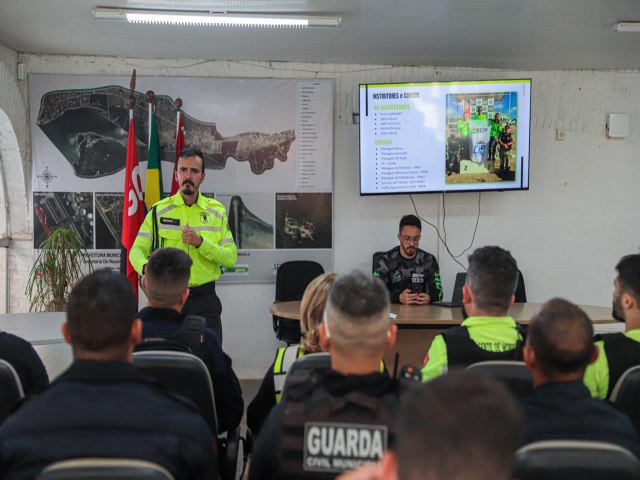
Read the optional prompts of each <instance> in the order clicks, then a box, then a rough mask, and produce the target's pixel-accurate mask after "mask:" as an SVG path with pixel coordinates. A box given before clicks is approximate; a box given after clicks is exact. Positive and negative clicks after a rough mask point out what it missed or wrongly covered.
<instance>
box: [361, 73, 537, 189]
mask: <svg viewBox="0 0 640 480" xmlns="http://www.w3.org/2000/svg"><path fill="white" fill-rule="evenodd" d="M530 119H531V79H524V80H481V81H463V82H434V83H389V84H361V85H360V194H361V195H384V194H398V193H430V192H462V191H488V190H527V189H528V188H529V135H530V125H529V124H530Z"/></svg>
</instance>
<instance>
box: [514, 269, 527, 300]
mask: <svg viewBox="0 0 640 480" xmlns="http://www.w3.org/2000/svg"><path fill="white" fill-rule="evenodd" d="M513 295H514V296H515V297H516V303H527V291H526V290H525V288H524V276H523V275H522V272H521V271H520V270H518V284H517V285H516V291H515V293H514V294H513Z"/></svg>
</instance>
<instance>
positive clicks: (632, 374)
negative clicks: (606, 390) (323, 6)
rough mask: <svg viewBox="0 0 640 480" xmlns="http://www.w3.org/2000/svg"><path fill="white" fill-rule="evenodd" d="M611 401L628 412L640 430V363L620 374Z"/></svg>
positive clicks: (637, 429)
mask: <svg viewBox="0 0 640 480" xmlns="http://www.w3.org/2000/svg"><path fill="white" fill-rule="evenodd" d="M609 401H610V402H611V403H613V404H614V405H615V406H616V407H618V409H619V410H622V411H623V412H624V413H626V414H627V415H628V416H629V418H630V419H631V423H633V426H634V427H635V428H636V431H638V432H640V408H638V406H639V405H640V365H638V366H635V367H631V368H629V369H627V370H626V371H625V372H624V373H623V374H622V375H621V376H620V378H619V379H618V381H617V382H616V384H615V386H614V387H613V390H612V391H611V395H610V396H609ZM639 435H640V433H639Z"/></svg>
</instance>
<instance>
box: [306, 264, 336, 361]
mask: <svg viewBox="0 0 640 480" xmlns="http://www.w3.org/2000/svg"><path fill="white" fill-rule="evenodd" d="M336 276H337V274H336V273H335V272H328V273H323V274H322V275H320V276H319V277H316V278H314V279H313V280H312V281H311V283H309V285H307V288H306V289H305V291H304V295H302V302H301V303H300V329H301V330H302V350H303V351H304V353H317V352H320V351H322V347H321V346H320V338H319V336H318V325H320V323H322V315H323V313H324V306H325V304H326V303H327V296H328V295H329V290H330V289H331V286H332V285H333V282H334V281H335V279H336Z"/></svg>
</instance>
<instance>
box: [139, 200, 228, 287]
mask: <svg viewBox="0 0 640 480" xmlns="http://www.w3.org/2000/svg"><path fill="white" fill-rule="evenodd" d="M154 207H155V208H156V218H157V235H158V240H159V242H158V246H159V247H160V248H161V247H173V248H178V249H180V250H182V251H184V252H186V253H187V254H188V255H189V257H191V260H193V265H192V266H191V277H190V278H189V286H190V287H197V286H199V285H203V284H205V283H209V282H214V281H216V280H218V279H219V278H220V275H221V271H220V267H221V266H223V267H233V266H234V265H235V263H236V259H237V257H238V251H237V249H236V244H235V243H234V242H233V236H232V235H231V231H230V230H229V225H228V223H227V214H226V211H225V208H224V206H223V205H222V204H221V203H220V202H218V201H217V200H214V199H213V198H208V197H205V196H204V195H202V194H201V193H198V200H197V201H196V202H195V203H194V204H193V205H191V206H190V207H189V206H187V205H186V204H185V203H184V199H183V198H182V194H181V193H180V192H178V193H176V194H175V195H173V196H171V197H168V198H165V199H163V200H160V201H159V202H157V203H156V204H155V205H154ZM152 212H153V211H151V212H149V213H148V214H147V216H146V218H145V219H144V223H143V224H142V226H141V227H140V230H139V232H138V235H137V237H136V240H135V242H134V243H133V247H131V252H130V253H129V261H130V262H131V265H132V266H133V268H134V269H135V270H136V272H138V274H140V275H142V269H143V267H144V266H145V265H146V264H147V262H148V261H149V255H150V254H151V248H152V242H153V213H152ZM186 225H189V227H191V228H192V229H193V230H195V232H196V233H197V234H198V235H200V236H201V237H202V244H201V245H200V246H199V247H198V248H196V247H194V246H193V245H189V244H187V243H184V242H183V241H182V231H183V230H184V227H185V226H186Z"/></svg>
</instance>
